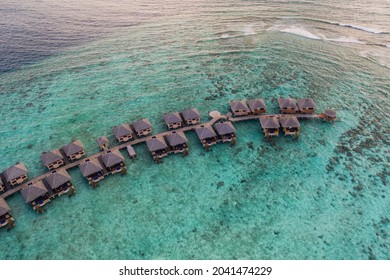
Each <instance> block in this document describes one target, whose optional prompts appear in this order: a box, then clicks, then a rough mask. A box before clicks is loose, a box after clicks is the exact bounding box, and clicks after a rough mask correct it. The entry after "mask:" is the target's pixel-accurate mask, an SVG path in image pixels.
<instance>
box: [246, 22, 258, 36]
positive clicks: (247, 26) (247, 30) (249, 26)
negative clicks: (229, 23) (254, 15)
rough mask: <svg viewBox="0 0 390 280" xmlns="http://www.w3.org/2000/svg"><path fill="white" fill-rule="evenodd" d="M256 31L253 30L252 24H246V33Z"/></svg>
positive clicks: (251, 33)
mask: <svg viewBox="0 0 390 280" xmlns="http://www.w3.org/2000/svg"><path fill="white" fill-rule="evenodd" d="M255 34H256V32H255V31H254V30H253V26H252V24H249V25H246V26H245V27H244V35H255Z"/></svg>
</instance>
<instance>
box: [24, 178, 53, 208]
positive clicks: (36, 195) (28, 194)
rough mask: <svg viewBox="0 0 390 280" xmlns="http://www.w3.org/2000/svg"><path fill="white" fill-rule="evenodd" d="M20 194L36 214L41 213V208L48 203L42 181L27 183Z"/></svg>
mask: <svg viewBox="0 0 390 280" xmlns="http://www.w3.org/2000/svg"><path fill="white" fill-rule="evenodd" d="M20 192H21V193H22V196H23V197H24V200H25V201H26V203H29V204H30V205H31V206H32V208H33V209H34V210H35V211H37V212H38V213H41V212H42V207H43V206H45V205H46V204H47V203H49V202H50V197H49V194H48V191H47V189H46V187H45V185H44V184H43V182H42V181H37V182H35V183H29V184H28V185H27V187H25V188H23V189H22V190H21V191H20Z"/></svg>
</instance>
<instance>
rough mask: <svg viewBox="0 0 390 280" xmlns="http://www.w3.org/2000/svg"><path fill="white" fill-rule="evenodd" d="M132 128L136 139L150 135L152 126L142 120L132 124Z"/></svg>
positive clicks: (145, 120)
mask: <svg viewBox="0 0 390 280" xmlns="http://www.w3.org/2000/svg"><path fill="white" fill-rule="evenodd" d="M133 128H134V130H135V132H136V133H137V136H138V137H141V136H146V135H148V134H150V133H152V124H151V123H150V121H149V120H148V119H142V120H139V121H136V122H134V123H133Z"/></svg>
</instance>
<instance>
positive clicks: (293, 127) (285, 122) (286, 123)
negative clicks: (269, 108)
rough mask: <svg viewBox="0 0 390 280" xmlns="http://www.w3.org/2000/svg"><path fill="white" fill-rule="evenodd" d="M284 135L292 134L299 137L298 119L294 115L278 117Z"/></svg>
mask: <svg viewBox="0 0 390 280" xmlns="http://www.w3.org/2000/svg"><path fill="white" fill-rule="evenodd" d="M279 121H280V124H281V125H282V128H283V131H284V134H285V135H294V136H295V137H296V138H298V137H299V127H300V124H299V121H298V119H297V117H295V116H282V117H280V118H279Z"/></svg>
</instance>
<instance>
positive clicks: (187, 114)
mask: <svg viewBox="0 0 390 280" xmlns="http://www.w3.org/2000/svg"><path fill="white" fill-rule="evenodd" d="M181 115H182V116H183V120H184V121H185V123H186V125H195V124H198V123H200V113H199V111H198V109H196V108H191V109H187V110H184V111H183V112H181Z"/></svg>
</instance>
